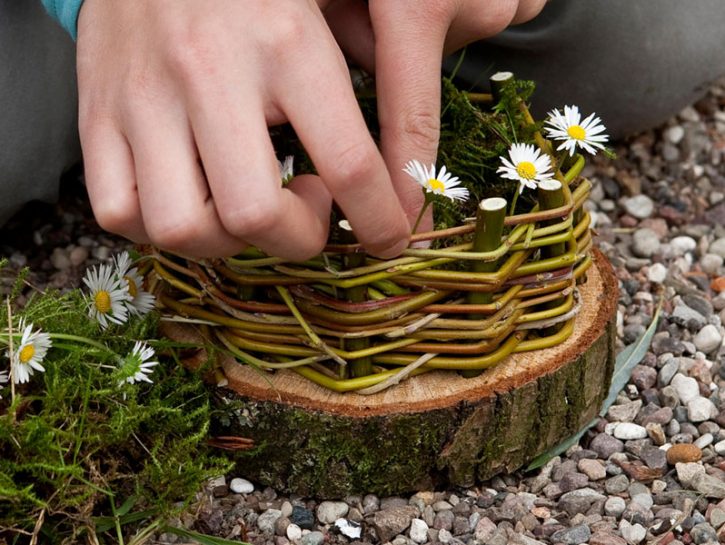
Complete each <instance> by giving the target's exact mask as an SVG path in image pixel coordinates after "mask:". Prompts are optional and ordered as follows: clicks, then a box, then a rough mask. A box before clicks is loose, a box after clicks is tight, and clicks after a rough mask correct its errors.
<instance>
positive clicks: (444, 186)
mask: <svg viewBox="0 0 725 545" xmlns="http://www.w3.org/2000/svg"><path fill="white" fill-rule="evenodd" d="M403 172H405V173H407V174H409V175H410V176H411V177H412V178H413V179H414V180H415V181H416V182H418V183H419V184H420V185H421V186H422V187H423V189H425V190H426V191H427V192H428V193H434V194H436V195H443V196H444V197H447V198H449V199H451V200H452V201H465V200H466V199H467V198H468V189H466V188H465V187H459V186H460V185H461V181H460V180H459V179H458V177H457V176H453V175H452V174H451V173H450V172H448V171H447V170H446V167H445V165H444V166H442V167H441V170H440V172H438V176H436V166H435V164H433V165H431V166H430V168H429V169H428V168H426V167H425V165H423V164H421V163H420V161H415V160H413V161H408V163H407V164H406V165H405V168H404V169H403Z"/></svg>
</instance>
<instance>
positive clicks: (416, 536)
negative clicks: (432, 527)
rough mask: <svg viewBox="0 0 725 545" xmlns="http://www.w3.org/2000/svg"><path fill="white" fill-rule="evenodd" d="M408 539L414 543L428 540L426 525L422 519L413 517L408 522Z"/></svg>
mask: <svg viewBox="0 0 725 545" xmlns="http://www.w3.org/2000/svg"><path fill="white" fill-rule="evenodd" d="M409 535H410V539H412V540H413V541H415V542H416V543H425V542H426V541H428V525H427V524H426V523H425V521H424V520H421V519H413V520H412V521H411V522H410V532H409Z"/></svg>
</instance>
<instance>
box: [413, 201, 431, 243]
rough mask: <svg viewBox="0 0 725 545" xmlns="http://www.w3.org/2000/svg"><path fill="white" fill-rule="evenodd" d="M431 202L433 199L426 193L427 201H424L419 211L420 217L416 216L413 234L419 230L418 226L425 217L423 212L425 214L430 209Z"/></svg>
mask: <svg viewBox="0 0 725 545" xmlns="http://www.w3.org/2000/svg"><path fill="white" fill-rule="evenodd" d="M430 203H431V200H430V199H429V198H428V194H427V193H426V195H425V202H424V203H423V207H422V208H421V209H420V212H418V217H417V218H415V224H413V232H412V234H413V235H414V234H415V232H416V231H417V230H418V226H419V225H420V222H421V220H422V219H423V214H425V211H426V210H428V207H429V206H430Z"/></svg>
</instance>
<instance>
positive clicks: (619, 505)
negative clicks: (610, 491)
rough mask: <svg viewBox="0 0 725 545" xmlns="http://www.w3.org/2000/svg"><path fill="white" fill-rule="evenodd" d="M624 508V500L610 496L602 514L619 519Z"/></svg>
mask: <svg viewBox="0 0 725 545" xmlns="http://www.w3.org/2000/svg"><path fill="white" fill-rule="evenodd" d="M625 507H626V504H625V502H624V499H622V498H620V497H619V496H610V497H609V498H607V501H606V502H605V503H604V513H605V514H606V515H607V516H609V517H616V518H619V517H620V516H621V515H622V513H624V509H625Z"/></svg>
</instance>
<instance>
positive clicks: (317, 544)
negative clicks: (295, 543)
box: [300, 531, 325, 545]
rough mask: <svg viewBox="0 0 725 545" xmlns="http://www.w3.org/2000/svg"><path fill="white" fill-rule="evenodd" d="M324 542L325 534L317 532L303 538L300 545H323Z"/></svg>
mask: <svg viewBox="0 0 725 545" xmlns="http://www.w3.org/2000/svg"><path fill="white" fill-rule="evenodd" d="M324 541H325V534H323V533H322V532H317V531H315V532H310V533H309V534H307V535H304V536H302V539H301V540H300V545H322V544H323V543H324Z"/></svg>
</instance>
